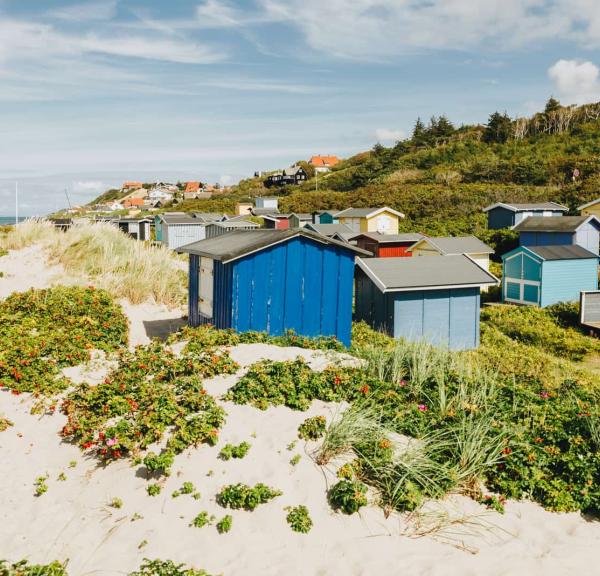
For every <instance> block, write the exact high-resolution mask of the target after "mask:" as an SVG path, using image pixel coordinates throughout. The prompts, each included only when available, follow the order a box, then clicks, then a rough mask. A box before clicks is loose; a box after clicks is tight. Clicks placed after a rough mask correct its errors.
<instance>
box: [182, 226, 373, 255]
mask: <svg viewBox="0 0 600 576" xmlns="http://www.w3.org/2000/svg"><path fill="white" fill-rule="evenodd" d="M299 236H302V237H305V238H310V239H311V240H316V241H317V242H320V243H321V244H333V245H335V246H341V247H343V248H345V249H346V250H350V251H352V252H356V253H357V254H362V255H366V256H368V255H370V253H369V252H367V251H366V250H361V249H360V248H356V247H355V246H351V245H350V244H346V243H344V242H340V241H338V240H332V239H331V238H325V237H324V236H321V235H320V234H316V233H315V232H310V231H308V230H304V229H303V228H300V229H295V230H265V229H259V230H234V231H233V232H229V233H228V234H224V235H222V236H217V237H215V238H207V239H206V240H199V241H198V242H192V243H191V244H187V245H186V246H181V247H180V248H177V252H180V253H184V254H195V255H198V256H206V257H207V258H212V259H213V260H219V261H221V262H223V263H227V262H231V261H232V260H237V259H238V258H242V257H243V256H246V255H247V254H250V253H252V252H257V251H259V250H263V249H265V248H268V247H269V246H273V245H274V244H279V243H280V242H286V241H287V240H291V239H292V238H296V237H299Z"/></svg>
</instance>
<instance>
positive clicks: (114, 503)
mask: <svg viewBox="0 0 600 576" xmlns="http://www.w3.org/2000/svg"><path fill="white" fill-rule="evenodd" d="M108 505H109V506H110V507H111V508H115V509H116V510H119V509H121V508H123V500H121V498H118V497H117V496H115V497H114V498H112V499H111V501H110V502H109V503H108Z"/></svg>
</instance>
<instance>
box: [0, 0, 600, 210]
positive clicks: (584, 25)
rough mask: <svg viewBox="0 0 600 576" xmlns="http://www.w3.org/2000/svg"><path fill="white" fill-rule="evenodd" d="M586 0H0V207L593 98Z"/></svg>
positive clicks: (338, 148) (233, 175)
mask: <svg viewBox="0 0 600 576" xmlns="http://www.w3.org/2000/svg"><path fill="white" fill-rule="evenodd" d="M598 66H600V2H598V0H485V1H484V0H479V1H476V0H238V1H233V0H232V1H222V0H88V1H82V0H0V214H12V213H13V211H14V189H15V182H18V183H19V191H20V192H19V199H20V208H21V213H22V214H25V215H42V214H46V213H48V212H51V211H54V210H56V209H58V208H61V207H64V206H65V205H66V203H67V200H66V194H65V191H67V193H68V194H69V199H70V201H71V202H72V203H73V204H81V203H84V202H87V201H88V200H90V199H91V198H93V197H95V196H96V195H97V194H98V193H99V192H101V191H103V190H105V189H107V188H109V187H111V186H114V185H115V184H118V183H120V182H122V181H124V180H143V181H152V180H188V179H199V180H202V181H219V182H221V183H223V184H230V183H234V182H236V181H238V180H239V179H240V178H243V177H247V176H251V175H252V174H253V173H254V171H255V170H272V169H276V168H282V167H285V166H287V165H289V164H291V163H293V162H295V161H297V160H300V159H308V158H310V156H311V155H313V154H336V155H338V156H340V157H347V156H350V155H352V154H354V153H356V152H359V151H362V150H366V149H369V148H371V147H372V146H373V145H374V144H375V143H376V142H381V143H382V144H384V145H392V144H393V143H394V142H395V141H396V140H398V139H402V138H403V137H406V136H407V135H409V134H410V131H411V129H412V126H413V124H414V121H415V119H416V118H417V117H422V118H425V119H427V118H429V117H430V116H431V115H439V114H446V115H447V116H448V117H449V118H450V119H451V120H452V121H454V122H455V123H456V124H462V123H465V124H466V123H484V122H485V121H486V120H487V117H488V116H489V114H490V113H492V112H494V111H495V110H499V111H502V112H503V111H506V112H508V113H509V114H510V115H511V116H522V115H529V114H531V113H532V112H534V111H537V110H539V109H540V108H542V107H543V105H544V102H545V101H546V100H547V99H548V97H549V96H550V95H554V96H555V97H557V98H559V99H560V100H561V102H563V103H564V104H571V103H583V102H591V101H599V100H600V73H599V68H598Z"/></svg>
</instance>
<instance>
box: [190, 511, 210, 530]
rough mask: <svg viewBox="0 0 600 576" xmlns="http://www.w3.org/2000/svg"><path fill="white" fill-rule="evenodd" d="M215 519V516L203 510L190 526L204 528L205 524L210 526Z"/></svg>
mask: <svg viewBox="0 0 600 576" xmlns="http://www.w3.org/2000/svg"><path fill="white" fill-rule="evenodd" d="M214 521H215V517H214V516H211V515H210V514H209V513H208V512H206V511H204V510H203V511H202V512H200V513H199V514H198V515H197V516H196V517H195V518H194V519H193V520H192V521H191V523H190V526H193V527H194V528H204V526H209V525H210V524H212V523H213V522H214Z"/></svg>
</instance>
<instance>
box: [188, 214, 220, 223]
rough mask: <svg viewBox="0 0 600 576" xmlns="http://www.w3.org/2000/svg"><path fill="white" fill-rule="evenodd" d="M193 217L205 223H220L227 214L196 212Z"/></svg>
mask: <svg viewBox="0 0 600 576" xmlns="http://www.w3.org/2000/svg"><path fill="white" fill-rule="evenodd" d="M192 215H193V217H194V218H196V219H197V220H202V221H203V222H220V221H221V220H223V219H225V218H226V216H225V214H222V213H219V212H194V213H193V214H192Z"/></svg>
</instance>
